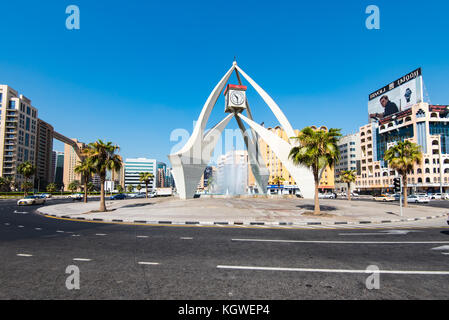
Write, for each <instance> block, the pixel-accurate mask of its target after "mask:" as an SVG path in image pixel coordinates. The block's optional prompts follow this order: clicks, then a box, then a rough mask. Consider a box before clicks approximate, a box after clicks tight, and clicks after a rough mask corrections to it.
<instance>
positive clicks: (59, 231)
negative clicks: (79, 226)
mask: <svg viewBox="0 0 449 320" xmlns="http://www.w3.org/2000/svg"><path fill="white" fill-rule="evenodd" d="M56 232H58V233H64V231H61V230H58V231H56Z"/></svg>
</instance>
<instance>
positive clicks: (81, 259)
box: [73, 258, 92, 262]
mask: <svg viewBox="0 0 449 320" xmlns="http://www.w3.org/2000/svg"><path fill="white" fill-rule="evenodd" d="M73 261H85V262H89V261H92V259H85V258H73Z"/></svg>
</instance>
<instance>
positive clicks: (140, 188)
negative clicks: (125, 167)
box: [136, 184, 142, 192]
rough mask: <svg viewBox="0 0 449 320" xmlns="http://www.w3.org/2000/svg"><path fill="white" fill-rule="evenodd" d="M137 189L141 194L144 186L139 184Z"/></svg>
mask: <svg viewBox="0 0 449 320" xmlns="http://www.w3.org/2000/svg"><path fill="white" fill-rule="evenodd" d="M136 189H137V191H139V192H140V190H142V186H141V185H140V184H138V185H137V187H136Z"/></svg>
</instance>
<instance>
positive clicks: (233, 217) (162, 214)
mask: <svg viewBox="0 0 449 320" xmlns="http://www.w3.org/2000/svg"><path fill="white" fill-rule="evenodd" d="M320 205H321V210H322V211H323V213H326V214H329V215H331V216H329V217H313V216H311V215H303V214H304V213H305V212H311V211H313V200H303V199H264V198H246V199H239V198H222V199H192V200H178V199H173V198H157V199H148V200H147V199H131V200H121V201H119V200H114V201H110V200H107V201H106V206H107V208H108V210H112V211H110V212H103V213H99V212H97V213H95V212H91V211H92V210H98V207H99V202H98V201H95V202H90V203H87V204H85V203H66V204H59V205H49V206H45V207H42V208H40V209H39V210H38V211H39V212H40V213H41V214H45V215H50V216H54V217H61V218H70V219H79V220H90V221H104V222H127V223H148V224H201V225H214V224H215V225H316V224H322V225H338V224H370V223H392V222H400V221H415V220H426V219H433V218H440V217H445V216H447V213H448V212H449V209H443V208H433V207H427V206H420V205H412V204H410V205H409V208H404V211H403V212H404V215H403V217H401V216H400V215H399V204H398V203H392V204H385V203H376V202H365V201H351V202H349V201H346V200H321V201H320Z"/></svg>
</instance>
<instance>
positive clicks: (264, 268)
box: [217, 265, 449, 275]
mask: <svg viewBox="0 0 449 320" xmlns="http://www.w3.org/2000/svg"><path fill="white" fill-rule="evenodd" d="M217 268H218V269H236V270H260V271H296V272H322V273H369V274H372V273H384V274H419V275H449V271H405V270H379V271H373V270H350V269H311V268H278V267H251V266H223V265H218V266H217Z"/></svg>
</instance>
